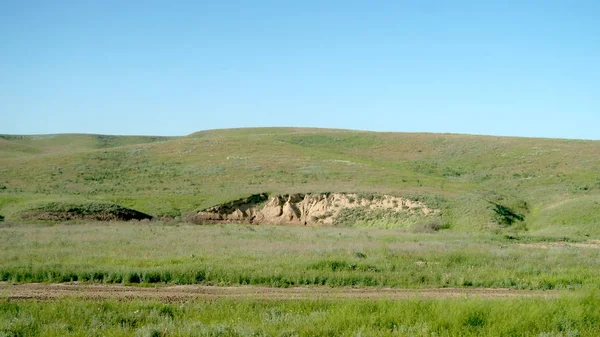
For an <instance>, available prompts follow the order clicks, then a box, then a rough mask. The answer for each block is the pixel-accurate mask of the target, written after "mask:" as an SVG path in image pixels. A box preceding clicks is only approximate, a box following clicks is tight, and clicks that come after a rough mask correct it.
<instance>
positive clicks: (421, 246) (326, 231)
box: [0, 223, 600, 289]
mask: <svg viewBox="0 0 600 337" xmlns="http://www.w3.org/2000/svg"><path fill="white" fill-rule="evenodd" d="M0 235H2V237H3V240H1V241H0V252H1V254H0V280H2V281H10V282H70V281H79V282H100V283H123V284H156V283H170V284H208V285H246V284H249V285H265V286H273V287H290V286H301V285H326V286H331V287H338V286H357V287H361V286H369V287H404V288H424V287H507V288H515V289H580V288H598V287H600V274H598V272H597V271H598V270H600V249H598V247H595V246H593V245H592V246H591V247H585V246H570V245H569V241H583V240H584V239H585V238H584V237H582V238H575V237H574V238H568V237H567V238H564V237H559V238H553V237H531V236H501V235H493V234H477V235H474V234H471V235H469V234H461V233H449V232H436V233H432V234H417V233H410V232H405V231H399V230H373V229H369V230H367V229H357V228H327V227H322V228H305V227H273V226H265V227H263V226H241V225H240V226H237V225H227V226H220V225H217V226H193V225H163V224H160V223H138V224H132V223H95V224H79V225H56V226H51V227H42V226H16V227H3V228H0ZM553 240H554V241H556V240H560V243H561V244H562V245H563V246H557V247H554V246H551V247H546V248H543V247H544V246H542V245H540V247H537V246H536V245H535V242H536V241H543V242H551V241H553ZM521 243H529V244H528V245H522V244H521ZM532 243H533V244H532Z"/></svg>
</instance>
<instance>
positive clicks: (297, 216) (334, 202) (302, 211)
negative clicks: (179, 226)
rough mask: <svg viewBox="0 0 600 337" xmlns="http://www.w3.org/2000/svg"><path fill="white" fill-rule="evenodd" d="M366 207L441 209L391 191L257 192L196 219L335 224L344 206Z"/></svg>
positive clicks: (411, 211)
mask: <svg viewBox="0 0 600 337" xmlns="http://www.w3.org/2000/svg"><path fill="white" fill-rule="evenodd" d="M358 208H360V209H364V210H367V211H377V210H380V211H388V212H393V213H397V214H407V215H431V214H437V213H439V212H440V211H439V210H437V209H431V208H429V207H427V205H425V204H424V203H422V202H419V201H412V200H409V199H405V198H401V197H394V196H389V195H360V194H356V193H328V194H288V195H277V196H274V197H270V198H269V197H268V196H267V195H266V194H257V195H253V196H251V197H249V198H245V199H240V200H236V201H232V202H229V203H226V204H222V205H217V206H214V207H210V208H207V209H205V210H202V211H200V212H199V213H198V214H196V215H195V216H194V218H193V221H194V222H196V223H201V224H202V223H250V224H276V225H311V226H319V225H325V226H327V225H332V224H334V221H335V219H336V218H337V217H338V216H339V215H340V213H341V212H342V211H343V210H348V209H358Z"/></svg>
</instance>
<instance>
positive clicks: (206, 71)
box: [0, 0, 600, 139]
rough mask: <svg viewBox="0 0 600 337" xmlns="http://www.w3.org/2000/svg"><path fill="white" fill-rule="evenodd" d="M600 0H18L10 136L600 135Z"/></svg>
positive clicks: (9, 16) (11, 37)
mask: <svg viewBox="0 0 600 337" xmlns="http://www.w3.org/2000/svg"><path fill="white" fill-rule="evenodd" d="M599 18H600V2H599V1H576V0H575V1H551V0H547V1H493V0H490V1H426V0H424V1H338V0H330V1H314V0H305V1H274V0H273V1H261V0H253V1H250V0H247V1H244V0H238V1H225V0H223V1H172V2H169V1H113V0H104V1H85V0H82V1H60V0H57V1H26V0H23V1H2V2H0V133H16V134H31V133H71V132H77V133H105V134H152V135H185V134H189V133H191V132H194V131H199V130H204V129H214V128H233V127H250V126H312V127H329V128H349V129H362V130H374V131H405V132H451V133H472V134H492V135H509V136H532V137H560V138H584V139H600V128H599V126H600V20H599Z"/></svg>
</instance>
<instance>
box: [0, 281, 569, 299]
mask: <svg viewBox="0 0 600 337" xmlns="http://www.w3.org/2000/svg"><path fill="white" fill-rule="evenodd" d="M560 294H561V292H557V291H527V290H511V289H488V288H474V289H459V288H441V289H390V288H382V289H378V288H367V289H365V288H362V289H354V288H327V287H296V288H268V287H253V286H242V287H213V286H196V285H184V286H159V287H152V288H143V287H131V286H121V285H94V284H45V283H28V284H18V285H13V284H10V283H0V299H2V298H4V299H8V300H25V299H36V300H52V299H58V298H63V297H70V298H80V299H119V300H127V299H156V300H161V301H180V300H187V299H204V300H209V299H217V298H239V299H342V298H355V299H360V298H362V299H391V300H401V299H408V298H452V297H480V298H498V297H556V296H558V295H560Z"/></svg>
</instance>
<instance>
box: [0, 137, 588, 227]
mask: <svg viewBox="0 0 600 337" xmlns="http://www.w3.org/2000/svg"><path fill="white" fill-rule="evenodd" d="M0 167H1V168H0V215H4V216H6V219H7V220H10V219H13V220H14V219H16V214H17V213H18V212H19V211H20V210H22V209H24V208H27V207H30V206H31V205H33V204H36V203H40V202H48V201H57V200H58V201H62V200H69V201H71V200H75V201H80V200H81V201H89V200H92V201H93V200H99V201H109V202H113V203H117V204H120V205H123V206H126V207H131V208H134V209H136V210H139V211H141V212H144V213H148V214H151V215H154V216H165V215H167V216H179V215H182V214H184V213H186V212H190V211H197V210H200V209H203V208H206V207H209V206H213V205H215V204H219V203H222V202H227V201H231V200H234V199H238V198H242V197H246V196H248V195H251V194H254V193H263V192H270V193H277V194H288V193H310V192H376V193H384V194H390V195H397V196H402V197H409V198H411V199H414V200H420V201H423V202H425V203H426V204H431V205H433V206H435V208H440V209H442V210H443V212H444V219H445V220H444V221H447V222H448V223H449V225H450V226H451V228H453V229H455V230H481V229H484V230H487V229H492V230H493V229H497V228H512V229H529V230H533V231H538V232H541V233H544V232H548V233H550V232H551V233H554V234H556V233H558V234H563V233H564V234H565V235H566V234H568V233H578V234H590V235H600V215H599V214H600V142H599V141H579V140H562V139H533V138H513V137H491V136H470V135H453V134H410V133H375V132H363V131H348V130H328V129H295V128H257V129H230V130H211V131H203V132H198V133H194V134H192V135H189V136H187V137H177V138H165V137H125V136H123V137H120V136H98V135H58V136H0ZM521 218H522V219H523V220H524V221H520V219H521Z"/></svg>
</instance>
